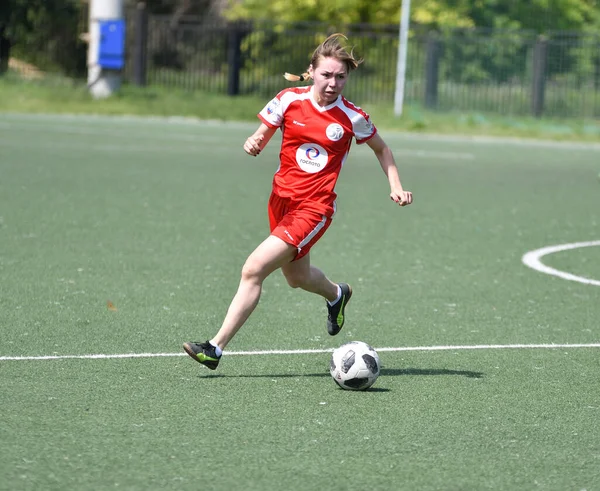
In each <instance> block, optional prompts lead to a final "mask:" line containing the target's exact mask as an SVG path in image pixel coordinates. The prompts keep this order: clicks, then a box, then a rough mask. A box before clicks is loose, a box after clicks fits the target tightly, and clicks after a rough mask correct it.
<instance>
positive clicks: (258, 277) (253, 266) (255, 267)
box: [242, 259, 264, 281]
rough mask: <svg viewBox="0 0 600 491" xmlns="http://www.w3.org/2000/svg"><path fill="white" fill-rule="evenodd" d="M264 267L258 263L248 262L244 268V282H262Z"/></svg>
mask: <svg viewBox="0 0 600 491" xmlns="http://www.w3.org/2000/svg"><path fill="white" fill-rule="evenodd" d="M262 280H264V277H263V267H262V266H261V265H260V264H258V263H257V262H256V261H252V260H250V259H249V260H247V261H246V262H245V263H244V266H243V267H242V281H262Z"/></svg>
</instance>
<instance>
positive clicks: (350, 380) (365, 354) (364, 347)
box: [329, 341, 380, 390]
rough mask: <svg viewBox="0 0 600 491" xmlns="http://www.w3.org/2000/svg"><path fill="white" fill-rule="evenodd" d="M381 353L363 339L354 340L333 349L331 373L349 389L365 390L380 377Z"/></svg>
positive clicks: (339, 383) (341, 384) (339, 382)
mask: <svg viewBox="0 0 600 491" xmlns="http://www.w3.org/2000/svg"><path fill="white" fill-rule="evenodd" d="M379 369H380V364H379V355H378V354H377V351H375V350H374V349H373V348H371V346H369V345H368V344H367V343H363V342H362V341H352V342H350V343H346V344H343V345H342V346H340V347H339V348H336V349H335V350H333V354H332V355H331V364H330V367H329V373H331V376H332V377H333V380H335V382H336V383H337V384H338V385H339V386H340V387H341V388H342V389H347V390H365V389H368V388H369V387H371V386H372V385H373V384H374V383H375V381H376V380H377V377H379Z"/></svg>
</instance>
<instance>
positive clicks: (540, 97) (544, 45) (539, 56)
mask: <svg viewBox="0 0 600 491" xmlns="http://www.w3.org/2000/svg"><path fill="white" fill-rule="evenodd" d="M547 58H548V40H547V39H546V38H545V37H543V36H540V37H539V38H538V40H537V41H536V43H535V46H534V48H533V77H532V88H531V112H532V114H533V115H534V116H535V117H536V118H540V117H541V116H542V114H543V113H544V92H545V89H546V64H547Z"/></svg>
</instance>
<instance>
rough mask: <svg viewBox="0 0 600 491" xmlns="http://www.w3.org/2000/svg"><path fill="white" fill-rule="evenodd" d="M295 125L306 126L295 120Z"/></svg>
mask: <svg viewBox="0 0 600 491" xmlns="http://www.w3.org/2000/svg"><path fill="white" fill-rule="evenodd" d="M294 124H297V125H298V126H306V125H305V124H304V123H301V122H300V121H296V120H295V119H294Z"/></svg>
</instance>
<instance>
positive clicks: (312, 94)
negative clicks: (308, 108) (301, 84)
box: [310, 85, 342, 112]
mask: <svg viewBox="0 0 600 491" xmlns="http://www.w3.org/2000/svg"><path fill="white" fill-rule="evenodd" d="M341 100H342V96H341V94H340V95H338V96H337V99H336V100H335V101H333V102H332V103H331V104H329V105H327V106H319V104H317V101H316V100H315V86H314V85H311V87H310V102H312V105H313V106H314V107H315V109H316V110H317V111H319V112H325V111H328V110H329V109H331V108H332V107H335V106H337V105H338V103H339V102H340V101H341Z"/></svg>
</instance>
